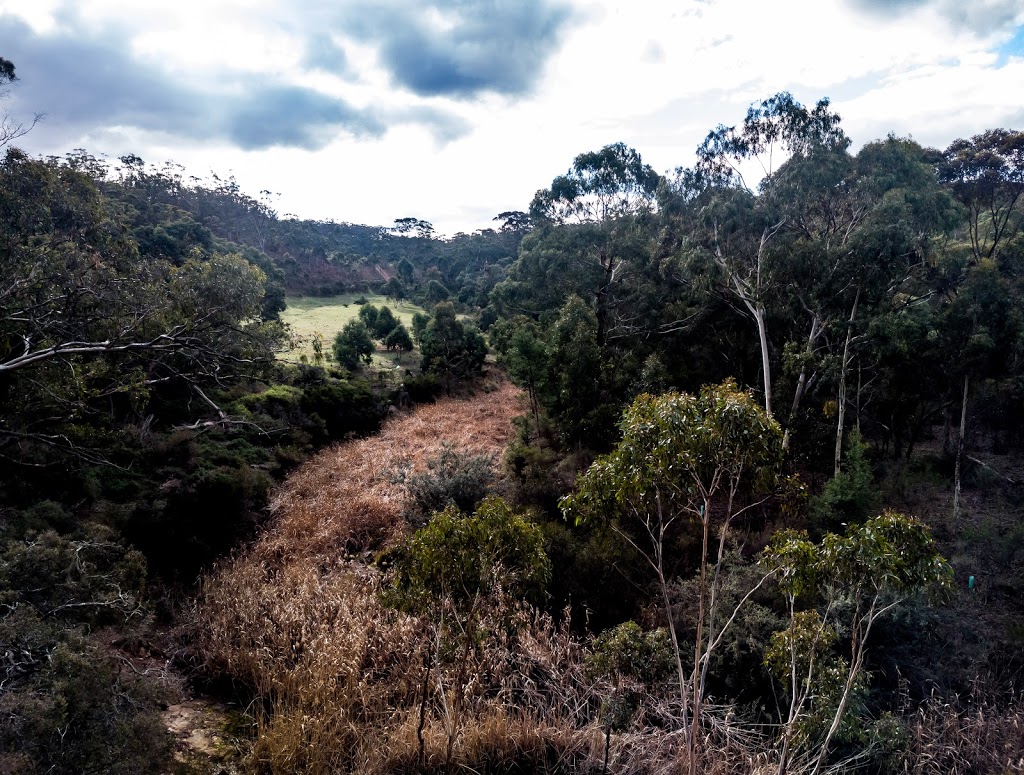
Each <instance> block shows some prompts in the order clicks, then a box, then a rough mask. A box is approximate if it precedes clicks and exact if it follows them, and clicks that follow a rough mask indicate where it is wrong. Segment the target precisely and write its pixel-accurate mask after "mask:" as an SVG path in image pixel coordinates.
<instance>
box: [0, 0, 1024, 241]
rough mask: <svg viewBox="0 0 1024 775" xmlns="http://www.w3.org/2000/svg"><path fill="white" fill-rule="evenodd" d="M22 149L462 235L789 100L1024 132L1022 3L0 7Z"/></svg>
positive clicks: (898, 130)
mask: <svg viewBox="0 0 1024 775" xmlns="http://www.w3.org/2000/svg"><path fill="white" fill-rule="evenodd" d="M0 56H2V57H5V58H7V59H9V60H11V61H12V62H13V63H14V65H15V67H16V68H17V75H18V77H19V80H18V81H17V82H16V83H15V84H13V85H12V86H11V87H10V88H9V94H8V95H7V97H6V98H5V100H4V102H3V104H2V105H0V113H2V112H7V113H9V114H11V115H12V116H13V117H15V118H18V119H21V120H28V119H31V117H32V115H34V114H37V113H40V114H44V115H43V119H42V120H41V121H40V122H39V123H38V124H37V125H36V126H35V127H34V128H33V129H32V131H31V132H30V133H29V134H27V135H26V136H24V137H23V138H21V139H20V140H19V141H18V144H19V145H20V146H21V147H22V148H23V149H24V150H26V151H27V152H29V153H32V154H42V155H50V154H58V155H59V154H63V153H66V152H68V151H70V150H72V149H76V148H82V149H85V150H86V151H88V152H89V153H92V154H94V155H96V156H106V157H108V158H109V159H110V160H111V161H114V162H116V160H117V159H118V158H119V157H120V156H123V155H126V154H135V155H137V156H140V157H141V158H142V159H144V160H145V161H146V162H150V163H156V164H162V163H163V162H165V161H173V162H175V163H177V164H180V165H182V166H183V167H184V169H185V174H186V175H187V176H195V177H197V178H201V179H206V178H208V177H209V176H210V175H211V173H216V174H218V175H220V176H221V177H222V178H223V177H226V176H228V175H234V176H235V178H236V179H237V182H238V183H239V185H240V186H241V188H242V190H243V191H245V192H246V193H248V194H249V195H251V196H254V197H260V196H261V193H260V192H263V191H267V192H272V193H270V194H268V195H266V196H267V197H268V202H269V204H271V206H273V207H274V208H275V209H276V210H277V211H278V212H279V213H280V214H282V215H295V216H297V217H301V218H314V219H323V220H335V221H346V222H351V223H366V224H373V225H390V224H391V223H392V222H393V221H394V220H395V219H396V218H401V217H415V218H422V219H425V220H428V221H431V222H432V223H433V224H434V226H435V227H436V229H437V230H438V232H439V233H441V234H447V235H451V234H454V233H456V232H459V231H466V232H469V231H473V230H475V229H480V228H489V227H491V226H494V224H493V223H492V219H493V218H494V216H495V215H496V214H497V213H499V212H502V211H505V210H525V209H527V208H528V206H529V203H530V200H531V199H532V197H533V194H534V192H535V191H536V190H537V189H541V188H545V187H547V186H548V185H549V184H550V183H551V180H552V179H553V178H554V177H556V176H557V175H560V174H564V173H565V172H566V171H567V170H568V169H569V167H570V166H571V164H572V160H573V158H574V157H575V156H576V155H577V154H580V153H584V152H587V151H593V150H598V149H600V148H601V147H603V146H604V145H607V144H609V143H614V142H620V141H621V142H624V143H626V144H627V145H630V146H632V147H634V148H636V149H637V150H638V151H639V152H640V153H641V155H642V156H643V159H644V161H645V162H647V163H648V164H650V165H651V166H652V167H654V169H655V170H656V171H658V172H660V173H665V172H668V171H670V170H673V169H675V168H676V167H679V166H689V165H691V164H692V163H693V161H694V151H695V150H696V148H697V146H698V145H699V144H700V142H701V141H702V140H703V139H704V137H705V136H706V135H707V133H708V131H710V130H711V129H713V128H715V127H716V126H718V125H719V124H726V125H732V124H736V123H739V122H740V121H742V119H743V116H744V115H745V113H746V109H747V107H748V106H749V105H750V104H751V103H753V102H759V101H760V100H762V99H764V98H766V97H769V96H771V95H773V94H775V93H777V92H779V91H783V90H785V91H789V92H791V93H792V94H793V95H794V97H796V99H798V100H800V101H801V102H804V103H805V104H809V105H813V104H814V103H815V102H816V101H817V100H819V99H821V98H822V97H828V98H829V99H830V100H831V101H832V107H833V109H835V110H836V111H837V112H838V113H839V114H840V115H841V116H842V117H843V128H844V129H845V131H846V133H847V134H848V135H849V136H850V137H851V138H852V140H853V147H854V149H856V148H857V147H859V146H860V145H863V144H864V143H866V142H870V141H872V140H875V139H879V138H882V137H885V136H886V135H887V134H889V133H895V134H897V135H901V136H911V137H913V138H914V139H915V140H917V141H918V142H920V143H922V144H924V145H929V146H934V147H939V148H942V147H945V146H946V145H948V144H949V143H950V142H951V141H953V140H954V139H956V138H958V137H969V136H971V135H975V134H978V133H980V132H982V131H984V130H986V129H989V128H993V127H1006V128H1013V129H1024V2H1021V0H969V1H968V0H775V2H765V1H764V0H664V1H662V2H655V1H654V0H632V1H631V2H625V3H624V2H613V1H612V0H446V1H445V2H440V1H437V0H287V1H286V0H145V2H139V0H0Z"/></svg>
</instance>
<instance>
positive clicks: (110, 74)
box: [0, 14, 465, 150]
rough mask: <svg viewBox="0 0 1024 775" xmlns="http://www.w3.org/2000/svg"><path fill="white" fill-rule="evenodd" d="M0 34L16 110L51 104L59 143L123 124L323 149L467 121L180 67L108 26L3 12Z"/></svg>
mask: <svg viewBox="0 0 1024 775" xmlns="http://www.w3.org/2000/svg"><path fill="white" fill-rule="evenodd" d="M79 29H81V27H79ZM0 40H4V41H6V43H5V44H4V46H5V47H4V56H6V57H7V58H9V59H10V60H11V61H13V62H14V64H15V66H16V67H17V68H18V75H19V77H20V81H19V83H18V84H17V88H16V89H15V90H14V91H13V100H14V102H13V109H12V112H13V113H18V114H21V113H24V114H30V113H37V112H41V113H45V114H46V120H45V122H44V124H43V125H42V127H41V129H40V130H38V131H40V132H41V133H42V134H44V135H45V136H47V137H48V138H50V139H51V140H52V141H53V142H54V143H56V144H60V143H64V142H75V141H77V139H78V138H80V137H82V136H83V135H86V134H89V133H93V134H102V133H103V132H104V131H105V130H106V129H108V128H110V127H117V126H122V127H133V128H136V129H141V130H144V131H147V132H154V133H162V134H165V135H173V136H175V137H177V138H178V139H185V140H193V141H201V142H227V143H230V144H232V145H236V146H238V147H240V148H242V149H245V150H259V149H264V148H271V147H295V148H303V149H307V150H316V149H319V148H323V147H325V146H326V145H328V144H329V143H330V142H332V141H333V140H334V139H335V138H336V137H337V136H338V135H339V134H349V135H353V136H357V137H361V136H372V137H377V136H380V135H382V134H384V133H385V132H386V131H387V129H388V128H389V123H419V124H421V125H424V126H426V127H428V128H429V129H430V130H431V131H432V132H434V133H435V134H436V135H437V136H438V138H439V139H441V140H443V141H447V140H450V139H452V138H453V137H456V136H458V135H459V134H460V133H461V132H464V131H465V128H464V127H463V126H462V124H461V123H460V122H461V119H459V118H458V117H454V116H448V115H446V114H445V113H444V111H441V110H436V109H435V110H431V111H426V112H423V111H404V112H395V111H391V112H389V113H386V114H385V112H383V111H381V110H379V109H377V108H373V107H370V108H362V107H357V106H354V105H352V104H351V103H349V102H347V101H346V100H344V99H341V98H339V97H336V96H333V95H329V94H326V93H324V92H322V91H318V90H316V89H312V88H309V87H306V86H301V85H294V84H288V83H284V82H282V81H280V80H279V79H277V78H276V77H274V76H268V75H262V74H258V73H243V74H238V73H235V74H230V75H226V74H224V73H215V72H213V73H209V74H208V77H205V78H202V79H188V78H185V77H178V76H172V75H171V74H169V73H167V72H165V71H164V70H162V69H161V68H160V67H159V66H158V65H157V64H153V63H147V62H144V61H140V60H138V59H136V58H134V57H133V56H132V54H131V53H130V45H128V42H127V41H126V40H125V39H124V36H122V35H119V34H118V33H116V32H112V31H110V30H109V29H107V30H104V31H101V32H96V33H93V34H92V36H89V35H84V34H81V33H80V32H79V33H78V34H74V35H73V34H71V33H69V32H60V31H55V32H52V33H50V34H42V33H37V32H35V31H33V30H32V28H30V27H29V26H28V25H27V24H25V23H24V22H23V21H21V20H19V19H17V18H15V17H12V16H7V15H2V14H0ZM320 53H321V54H324V53H326V52H325V51H323V50H321V51H320ZM385 118H387V119H388V120H389V121H385Z"/></svg>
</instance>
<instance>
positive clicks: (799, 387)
mask: <svg viewBox="0 0 1024 775" xmlns="http://www.w3.org/2000/svg"><path fill="white" fill-rule="evenodd" d="M823 329H824V326H823V325H822V324H821V321H820V320H818V316H817V315H813V316H812V317H811V333H810V334H808V336H807V346H806V347H805V348H804V355H805V356H806V357H805V358H804V360H803V363H802V364H800V376H799V378H798V379H797V381H796V391H795V392H794V393H793V405H792V406H791V407H790V409H789V422H788V423H786V430H785V432H784V433H783V435H782V449H783V451H786V450H788V449H789V429H790V428H791V427H792V426H793V423H794V421H795V420H796V413H797V412H798V411H800V402H801V400H803V397H804V391H806V390H807V363H808V361H810V359H811V356H812V355H813V354H814V343H815V342H816V341H817V340H818V336H819V335H820V334H821V332H822V330H823Z"/></svg>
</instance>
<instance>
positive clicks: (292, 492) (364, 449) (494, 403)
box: [254, 377, 525, 563]
mask: <svg viewBox="0 0 1024 775" xmlns="http://www.w3.org/2000/svg"><path fill="white" fill-rule="evenodd" d="M524 409H525V405H524V398H523V395H522V392H521V391H520V390H519V389H518V388H516V387H514V386H513V385H511V384H510V383H509V382H507V381H505V380H503V379H501V378H497V377H494V378H492V380H491V382H489V383H488V384H486V385H485V386H484V388H483V389H482V390H479V391H478V392H477V393H476V395H474V396H472V397H470V398H444V399H441V400H439V401H437V403H434V404H430V405H426V406H420V407H417V408H416V410H415V411H413V412H412V413H411V414H408V415H401V416H398V417H395V418H393V419H391V420H389V421H388V422H387V423H386V424H385V425H384V428H383V429H382V431H381V432H380V433H379V434H378V435H377V436H373V437H371V438H367V439H360V440H358V441H350V442H346V443H344V444H339V445H337V446H335V447H331V448H330V449H328V450H325V451H324V452H321V453H320V454H319V455H317V456H316V457H314V458H313V459H312V460H310V461H308V462H307V463H306V464H305V465H303V466H301V467H300V468H299V469H298V470H297V471H296V472H295V473H294V474H292V476H290V477H289V479H288V481H287V482H286V483H285V484H284V486H283V487H282V488H281V489H280V490H279V491H278V493H277V494H276V496H275V497H274V498H273V500H272V502H271V510H272V513H273V514H274V516H275V518H276V520H275V526H274V527H273V528H272V529H271V530H270V531H269V532H268V533H267V534H266V535H265V536H264V537H263V538H262V539H261V540H260V542H259V543H258V544H257V546H256V548H255V550H254V553H255V554H256V555H257V556H259V557H261V558H262V559H264V560H265V561H269V562H273V563H280V562H283V561H287V560H289V559H290V560H299V559H304V560H312V559H317V558H322V557H338V556H343V555H346V554H348V555H352V554H355V553H359V552H363V551H367V550H372V549H377V548H380V547H382V546H385V545H387V544H389V543H391V542H393V541H394V540H395V539H396V538H398V537H400V536H401V535H402V534H403V531H404V530H405V526H404V524H403V522H402V519H401V518H400V517H401V513H402V511H403V508H404V505H405V503H404V497H405V494H404V490H403V489H402V488H401V487H400V486H399V485H396V484H392V483H390V482H389V481H388V477H387V475H388V472H389V471H392V470H394V469H395V468H396V467H398V466H400V465H403V464H404V465H410V466H411V467H412V470H413V471H417V470H422V469H424V468H425V465H426V461H427V459H428V458H431V457H434V456H435V455H436V454H437V452H438V450H439V449H440V448H441V445H442V444H443V443H446V442H447V443H449V444H452V445H453V446H454V447H455V449H456V450H458V451H459V452H467V453H474V454H485V455H493V456H495V457H497V458H500V456H501V454H502V452H503V451H504V449H505V447H506V446H507V445H508V442H509V440H510V438H511V436H512V432H513V425H512V419H513V418H514V417H516V416H517V415H520V414H522V413H523V411H524Z"/></svg>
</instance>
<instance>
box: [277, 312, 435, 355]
mask: <svg viewBox="0 0 1024 775" xmlns="http://www.w3.org/2000/svg"><path fill="white" fill-rule="evenodd" d="M360 297H362V298H365V299H366V302H367V303H368V304H373V305H374V306H375V307H390V308H391V311H392V312H393V313H394V314H395V317H397V318H398V319H399V320H401V321H402V323H404V324H405V327H406V328H408V329H409V333H412V316H413V314H414V313H416V312H423V313H424V314H425V313H426V310H424V309H423V308H422V307H419V306H417V305H415V304H413V303H412V302H408V301H399V302H396V301H394V300H393V299H389V298H387V297H385V296H377V295H374V294H370V293H347V294H343V295H341V296H289V297H288V298H287V299H286V302H287V304H288V306H287V308H286V309H285V311H284V312H282V313H281V320H282V321H284V322H285V323H287V324H288V326H289V327H290V328H291V333H292V336H293V338H294V339H295V343H296V344H295V347H293V348H292V349H291V350H288V351H287V352H284V353H281V354H280V355H279V356H278V357H279V358H281V359H282V360H286V361H292V362H296V363H297V362H299V360H301V358H302V356H303V355H305V356H306V358H307V359H308V360H309V362H310V363H312V362H313V335H314V334H315V333H316V332H318V331H319V332H320V334H321V335H322V336H323V338H324V355H325V357H327V358H328V361H329V362H331V361H333V358H332V356H331V344H332V342H334V337H335V335H336V334H337V333H338V332H339V331H341V329H342V327H343V326H344V325H345V324H346V323H347V322H348V321H350V320H353V319H355V318H357V317H358V316H359V308H360V306H362V305H360V304H356V303H355V300H356V299H358V298H360ZM419 360H420V356H419V353H417V352H416V351H415V350H414V351H413V352H411V353H397V352H387V351H386V350H383V349H378V350H377V352H375V353H374V355H373V364H372V366H371V368H376V369H396V368H401V369H413V368H414V367H415V366H417V365H418V364H419Z"/></svg>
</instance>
